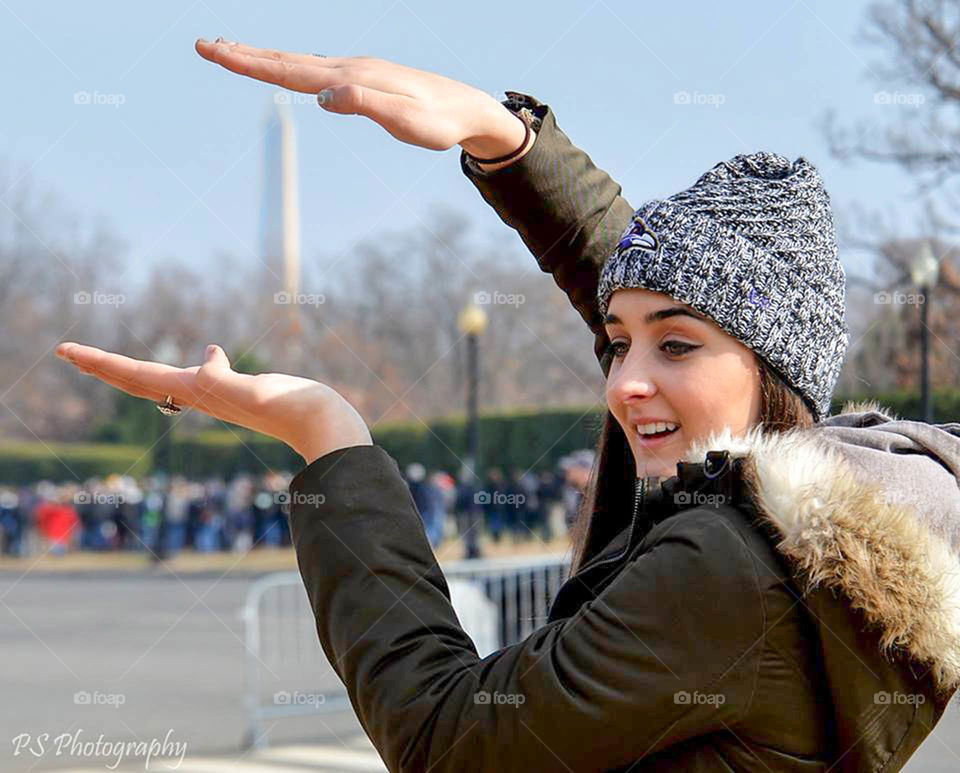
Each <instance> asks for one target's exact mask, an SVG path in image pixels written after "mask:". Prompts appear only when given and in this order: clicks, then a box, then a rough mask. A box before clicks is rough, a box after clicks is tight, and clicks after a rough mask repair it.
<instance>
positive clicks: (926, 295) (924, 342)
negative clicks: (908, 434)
mask: <svg viewBox="0 0 960 773" xmlns="http://www.w3.org/2000/svg"><path fill="white" fill-rule="evenodd" d="M939 276H940V263H939V261H937V258H936V256H935V255H934V254H933V249H932V248H931V246H930V242H929V241H926V240H924V242H923V243H922V245H921V247H920V250H919V251H918V252H917V254H916V256H915V257H914V259H913V261H912V263H911V264H910V278H911V279H912V280H913V283H914V284H915V285H916V286H917V287H918V288H919V291H920V402H921V403H922V406H923V420H924V421H925V422H927V423H931V422H933V392H932V390H931V389H930V327H929V326H928V324H927V322H928V320H929V310H928V308H927V307H928V306H929V305H930V290H931V288H933V287H934V285H936V283H937V279H938V278H939Z"/></svg>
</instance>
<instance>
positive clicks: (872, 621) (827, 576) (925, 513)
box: [683, 402, 960, 741]
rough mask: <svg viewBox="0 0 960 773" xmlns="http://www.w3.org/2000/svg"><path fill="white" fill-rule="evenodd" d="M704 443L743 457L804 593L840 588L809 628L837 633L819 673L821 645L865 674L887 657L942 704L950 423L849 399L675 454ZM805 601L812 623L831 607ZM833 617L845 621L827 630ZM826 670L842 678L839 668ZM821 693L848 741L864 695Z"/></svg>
mask: <svg viewBox="0 0 960 773" xmlns="http://www.w3.org/2000/svg"><path fill="white" fill-rule="evenodd" d="M710 450H728V451H729V452H730V454H731V456H733V457H741V456H745V457H749V463H748V464H746V465H745V468H744V478H745V481H746V483H747V487H748V490H749V491H750V493H751V496H752V499H753V501H754V504H755V506H756V508H757V510H758V514H759V516H760V517H761V518H765V519H766V520H768V521H769V522H770V523H771V524H772V525H773V526H775V527H776V530H777V533H778V534H779V535H780V537H781V539H780V541H779V543H778V544H777V545H776V546H775V547H776V548H777V550H778V551H779V552H780V553H781V554H782V555H784V556H785V557H786V558H787V559H789V563H790V565H791V566H792V567H793V568H794V570H795V576H796V578H797V580H798V587H799V588H800V589H802V590H803V591H804V594H805V595H807V594H811V593H818V594H819V596H818V598H820V599H821V601H820V602H819V603H820V604H821V605H824V604H827V603H829V602H828V601H826V599H837V597H838V596H842V597H843V599H844V601H842V602H836V601H835V602H834V606H837V605H839V604H841V603H842V604H843V606H845V607H846V609H847V613H846V614H845V615H844V614H842V613H841V616H840V617H832V618H831V619H830V623H829V625H827V624H826V623H824V624H823V625H821V626H820V628H821V635H822V637H823V638H825V639H837V640H839V642H840V644H839V645H831V644H830V643H829V642H827V641H824V642H822V643H821V646H822V649H823V650H824V651H825V661H826V662H827V669H828V671H829V663H830V656H831V653H830V652H829V651H828V649H829V647H831V646H837V648H838V649H839V647H840V646H843V647H847V648H857V647H859V648H860V649H861V651H859V652H857V655H858V657H857V660H859V661H860V662H861V663H863V664H864V665H865V668H866V671H867V672H869V673H872V674H874V675H875V676H876V671H877V669H878V668H882V667H883V664H884V663H887V662H890V663H897V664H898V665H897V668H898V669H899V674H900V675H901V676H902V677H903V678H904V679H905V681H904V684H906V685H909V686H912V687H913V688H914V691H915V692H918V691H921V692H922V690H921V688H920V687H919V686H918V685H919V683H920V682H921V681H922V680H923V679H927V680H929V684H930V685H931V687H932V688H933V689H934V691H935V693H936V695H935V700H936V702H937V704H938V708H939V712H942V709H943V707H944V706H945V705H946V701H947V700H948V699H949V697H950V695H952V694H953V692H954V691H955V690H956V689H957V688H958V687H960V487H958V479H960V424H956V423H952V424H940V425H931V424H926V423H923V422H918V421H907V420H901V419H899V418H897V417H896V416H894V415H893V414H892V413H891V412H890V411H887V410H885V409H881V408H880V407H879V406H878V405H877V404H876V403H875V402H864V403H852V402H851V403H847V404H846V405H845V406H844V408H843V410H842V411H841V413H840V414H838V415H836V416H831V417H829V418H827V419H824V420H823V421H822V422H820V423H818V424H816V425H815V426H814V427H812V428H807V429H794V430H789V431H787V432H783V433H779V434H771V435H767V436H764V435H762V434H761V433H760V431H759V429H758V428H757V429H753V430H751V431H750V432H748V433H746V434H743V435H740V436H732V435H731V433H730V431H729V430H726V431H723V432H717V433H714V434H712V435H711V436H709V437H707V438H705V439H704V440H702V441H700V442H698V443H695V444H693V445H691V447H690V448H689V449H688V450H687V453H686V454H685V455H684V457H683V460H684V461H690V462H702V461H704V459H705V457H706V453H707V452H708V451H710ZM807 606H808V609H811V611H812V613H813V615H814V616H815V617H816V616H818V615H820V614H821V612H820V610H821V609H822V610H823V615H824V620H826V616H827V615H833V614H837V613H836V610H834V611H832V612H831V611H830V610H829V609H827V607H826V606H821V607H819V608H818V607H816V606H811V605H809V604H808V605H807ZM838 619H839V620H841V626H843V622H842V621H844V620H848V621H849V626H850V630H848V631H837V630H834V629H836V628H837V622H836V621H837V620H838ZM820 622H823V621H820ZM868 630H869V631H872V632H874V635H873V637H872V638H870V637H867V638H864V636H863V633H864V632H865V631H868ZM865 642H869V643H865ZM865 648H869V649H870V650H877V651H869V652H868V651H864V650H865ZM878 655H881V656H882V658H880V659H878V657H877V656H878ZM847 657H848V659H849V656H847ZM836 660H839V658H836ZM874 664H879V665H874ZM847 665H848V666H849V663H848V664H847ZM832 676H833V678H836V679H837V681H838V683H839V682H840V681H841V680H842V679H843V674H842V673H841V669H840V668H839V667H838V669H837V673H836V674H834V675H832ZM830 678H831V675H830V674H829V673H828V680H829V679H830ZM846 679H847V681H852V680H855V679H857V677H856V676H855V675H853V674H847V676H846ZM866 681H870V680H866ZM874 689H876V688H875V686H874ZM831 690H832V691H833V692H834V697H835V710H836V711H837V712H844V714H845V716H847V717H850V716H854V717H856V718H857V719H856V721H853V720H851V724H852V726H851V727H850V728H849V733H848V735H849V736H850V737H851V738H853V739H854V741H856V738H857V734H858V733H866V732H869V728H870V725H869V724H868V723H869V722H874V723H875V722H876V714H877V712H876V708H877V707H876V706H869V705H856V704H857V703H863V704H866V702H867V697H868V696H869V691H867V690H863V691H861V692H860V694H859V697H857V698H851V697H850V690H849V689H848V688H846V687H844V688H843V693H844V694H843V695H842V696H838V695H837V694H836V693H837V692H840V690H839V688H838V689H837V690H833V685H831ZM872 702H873V703H876V699H874V700H873V701H872ZM885 708H891V707H890V706H887V707H885ZM914 708H915V707H911V706H904V707H898V710H900V713H901V714H905V713H909V712H912V711H914ZM939 712H938V713H937V716H936V718H937V719H938V718H939ZM910 721H912V720H910ZM935 721H936V720H934V722H935ZM865 728H866V729H865ZM841 735H842V733H841ZM841 740H842V739H841Z"/></svg>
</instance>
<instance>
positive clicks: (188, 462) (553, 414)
mask: <svg viewBox="0 0 960 773" xmlns="http://www.w3.org/2000/svg"><path fill="white" fill-rule="evenodd" d="M871 399H872V400H875V401H876V402H878V403H879V404H880V405H881V406H883V407H885V408H887V409H889V410H891V411H893V413H894V414H896V415H897V416H899V417H901V418H904V419H918V418H920V414H921V406H920V396H919V395H918V394H917V393H916V392H913V391H910V392H894V393H888V394H883V395H869V394H863V395H848V396H843V397H836V398H834V400H833V406H832V412H833V413H837V412H839V410H840V409H841V407H842V406H843V404H844V403H845V402H847V401H848V400H858V401H860V400H871ZM934 407H935V415H934V421H935V422H936V423H945V422H953V421H960V390H938V391H937V392H936V393H935V399H934ZM604 413H605V408H603V407H601V406H593V407H588V406H583V407H579V408H576V407H573V408H564V409H552V410H545V411H535V410H532V409H519V410H514V411H509V412H502V413H497V414H488V415H481V417H480V420H479V422H480V457H481V459H480V461H481V466H482V467H491V466H498V467H501V468H502V469H507V468H509V467H511V466H518V467H522V468H524V469H526V468H528V467H531V468H533V469H534V470H541V469H546V468H550V467H552V466H553V465H555V464H556V462H557V460H559V459H560V457H562V456H564V455H566V454H568V453H570V452H571V451H573V450H575V449H578V448H592V447H594V446H595V445H596V439H597V437H598V435H599V431H600V425H601V421H602V419H603V416H604ZM372 435H373V440H374V442H375V443H377V444H378V445H381V446H383V447H384V448H385V449H386V451H387V452H388V453H389V454H390V455H391V456H392V457H393V458H395V459H396V460H397V462H398V463H399V464H400V467H401V469H402V468H403V467H405V466H406V465H407V464H409V463H410V462H413V461H419V462H421V463H422V464H424V465H425V466H426V467H427V468H428V469H444V470H447V471H449V472H450V473H452V474H454V475H455V474H457V472H458V471H459V468H460V459H463V458H465V457H466V431H465V427H464V417H463V416H462V415H459V416H456V415H455V416H449V417H446V418H443V419H437V420H434V421H432V422H430V424H429V426H426V425H424V424H423V423H421V422H395V423H391V424H382V425H377V426H375V427H374V428H373V430H372ZM162 453H163V454H169V460H170V462H169V465H168V466H169V469H170V471H171V472H174V473H183V474H185V475H190V476H196V477H201V476H205V475H226V476H230V475H233V474H234V473H237V472H241V471H246V472H253V473H259V472H264V471H265V470H266V469H275V470H290V471H293V472H298V471H299V470H300V469H302V468H303V459H302V458H301V457H300V456H298V455H297V454H296V453H294V452H293V451H291V450H290V449H289V448H288V447H287V446H285V445H284V444H283V443H281V442H279V441H277V440H274V439H273V438H269V437H266V436H264V435H258V434H255V433H252V432H248V431H247V430H242V429H239V428H236V429H231V430H227V429H222V430H208V431H205V432H201V433H199V434H197V435H194V436H191V437H175V438H173V439H172V440H171V442H170V443H169V444H165V447H164V448H163V449H162ZM158 456H162V454H161V451H160V446H153V447H152V448H151V446H150V444H149V443H144V444H143V445H131V444H123V445H121V444H112V443H40V442H25V441H24V442H21V441H8V442H5V443H4V444H3V446H2V448H0V483H31V482H33V481H36V480H42V479H47V480H55V481H58V480H75V479H76V478H79V479H80V480H85V479H86V478H88V477H90V476H93V475H106V474H109V473H129V474H132V475H134V476H138V477H139V476H142V475H145V474H148V473H149V472H151V471H152V470H153V468H154V465H155V464H156V463H157V462H158Z"/></svg>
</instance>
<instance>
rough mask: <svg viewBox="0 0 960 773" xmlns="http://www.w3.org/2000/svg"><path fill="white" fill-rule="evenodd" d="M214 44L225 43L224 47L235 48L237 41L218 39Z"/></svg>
mask: <svg viewBox="0 0 960 773" xmlns="http://www.w3.org/2000/svg"><path fill="white" fill-rule="evenodd" d="M213 42H214V43H223V45H225V46H235V45H237V43H236V41H234V40H227V39H226V38H217V39H216V40H214V41H213Z"/></svg>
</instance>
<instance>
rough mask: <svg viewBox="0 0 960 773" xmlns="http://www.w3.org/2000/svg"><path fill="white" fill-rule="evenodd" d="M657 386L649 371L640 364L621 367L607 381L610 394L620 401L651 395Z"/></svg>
mask: <svg viewBox="0 0 960 773" xmlns="http://www.w3.org/2000/svg"><path fill="white" fill-rule="evenodd" d="M656 391H657V388H656V385H655V383H654V380H653V379H652V378H651V376H650V374H649V372H646V371H644V370H643V369H642V366H640V365H639V364H636V365H633V366H629V365H628V366H626V367H622V368H620V370H618V371H617V373H616V374H615V375H614V376H613V378H612V379H610V380H609V381H608V383H607V393H608V395H609V396H610V397H611V398H612V399H614V400H616V401H617V402H618V403H625V402H627V400H629V399H631V398H644V397H651V396H652V395H654V394H656Z"/></svg>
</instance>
